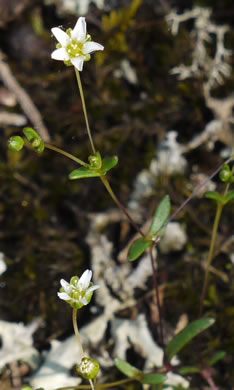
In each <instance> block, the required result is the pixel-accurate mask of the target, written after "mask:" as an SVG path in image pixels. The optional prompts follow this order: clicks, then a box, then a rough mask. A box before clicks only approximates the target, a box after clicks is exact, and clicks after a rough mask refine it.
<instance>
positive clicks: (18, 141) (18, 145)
mask: <svg viewBox="0 0 234 390" xmlns="http://www.w3.org/2000/svg"><path fill="white" fill-rule="evenodd" d="M23 146H24V140H23V138H22V137H20V136H19V135H14V136H13V137H11V138H10V139H9V141H8V148H9V149H11V150H13V151H14V152H19V151H20V150H21V149H22V148H23Z"/></svg>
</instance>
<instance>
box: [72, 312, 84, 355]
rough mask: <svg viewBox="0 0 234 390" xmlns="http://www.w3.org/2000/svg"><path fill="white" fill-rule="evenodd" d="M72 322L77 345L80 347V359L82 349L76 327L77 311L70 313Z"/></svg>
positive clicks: (82, 353)
mask: <svg viewBox="0 0 234 390" xmlns="http://www.w3.org/2000/svg"><path fill="white" fill-rule="evenodd" d="M72 322H73V328H74V332H75V335H76V338H77V341H78V344H79V346H80V351H81V357H82V356H83V355H84V350H83V347H82V344H81V339H80V333H79V330H78V325H77V309H73V312H72Z"/></svg>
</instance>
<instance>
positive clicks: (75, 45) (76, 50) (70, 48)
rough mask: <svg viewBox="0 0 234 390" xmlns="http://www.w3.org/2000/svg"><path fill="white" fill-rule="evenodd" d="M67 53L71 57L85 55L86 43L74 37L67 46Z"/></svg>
mask: <svg viewBox="0 0 234 390" xmlns="http://www.w3.org/2000/svg"><path fill="white" fill-rule="evenodd" d="M66 50H67V53H68V54H69V56H70V57H80V56H82V57H83V56H85V53H84V43H83V42H78V41H76V40H75V39H72V40H71V41H70V42H69V44H68V45H67V47H66Z"/></svg>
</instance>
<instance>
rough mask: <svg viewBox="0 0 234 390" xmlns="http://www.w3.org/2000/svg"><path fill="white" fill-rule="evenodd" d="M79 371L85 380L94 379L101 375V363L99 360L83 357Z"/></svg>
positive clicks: (78, 367)
mask: <svg viewBox="0 0 234 390" xmlns="http://www.w3.org/2000/svg"><path fill="white" fill-rule="evenodd" d="M77 371H78V373H79V374H80V375H81V376H82V377H83V378H84V379H94V378H96V376H97V374H98V373H99V363H98V362H97V360H94V359H91V358H88V357H83V358H82V360H81V362H80V364H79V365H78V366H77Z"/></svg>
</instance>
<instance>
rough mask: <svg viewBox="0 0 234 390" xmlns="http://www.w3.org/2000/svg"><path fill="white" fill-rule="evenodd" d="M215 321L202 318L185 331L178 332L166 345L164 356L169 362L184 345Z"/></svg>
mask: <svg viewBox="0 0 234 390" xmlns="http://www.w3.org/2000/svg"><path fill="white" fill-rule="evenodd" d="M214 322H215V320H214V319H213V318H202V319H200V320H196V321H193V322H191V324H189V325H188V326H187V327H186V328H185V329H183V330H182V331H181V332H179V333H178V334H177V335H176V336H175V337H174V338H173V339H172V340H171V341H170V343H169V344H168V345H167V347H166V350H165V355H166V357H167V359H168V360H169V361H170V360H171V359H172V358H173V356H175V355H176V354H177V353H178V352H179V351H180V350H181V349H182V348H183V347H184V346H185V345H186V344H188V343H189V341H191V340H192V339H193V338H194V337H196V336H197V335H198V334H199V333H201V332H202V331H203V330H205V329H207V328H209V327H210V326H211V325H213V324H214Z"/></svg>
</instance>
